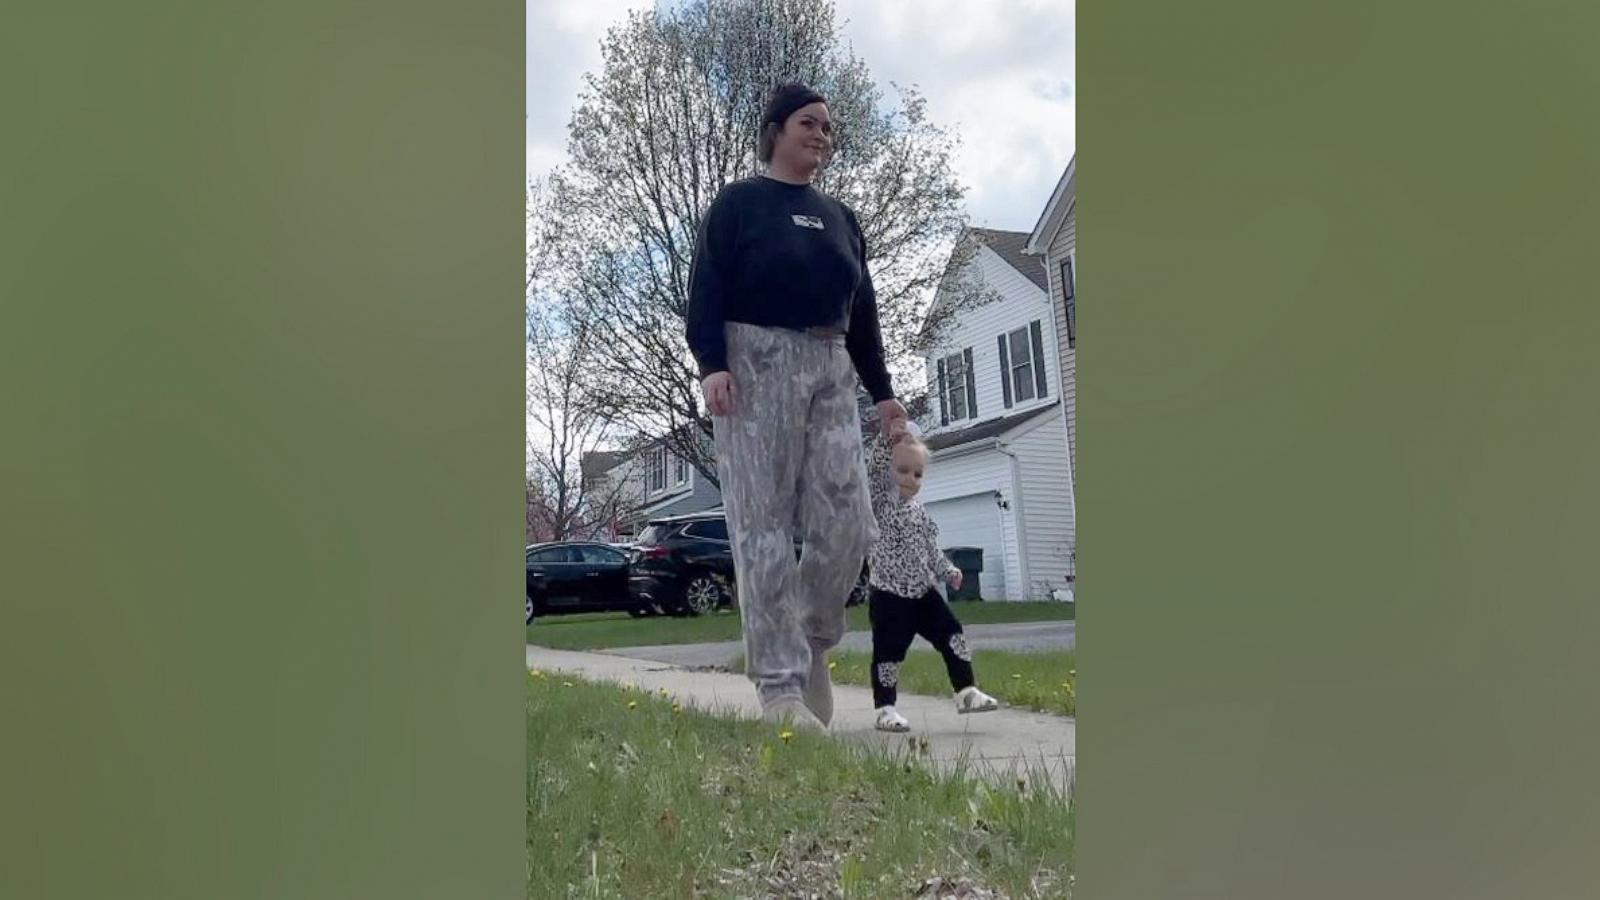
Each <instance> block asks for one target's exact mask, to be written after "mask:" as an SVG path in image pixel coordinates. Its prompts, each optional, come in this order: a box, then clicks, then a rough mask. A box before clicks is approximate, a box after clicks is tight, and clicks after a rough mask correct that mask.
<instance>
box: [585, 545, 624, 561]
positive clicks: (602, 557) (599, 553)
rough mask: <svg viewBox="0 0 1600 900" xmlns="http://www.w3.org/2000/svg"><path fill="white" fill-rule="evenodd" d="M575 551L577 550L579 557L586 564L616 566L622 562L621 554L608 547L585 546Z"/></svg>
mask: <svg viewBox="0 0 1600 900" xmlns="http://www.w3.org/2000/svg"><path fill="white" fill-rule="evenodd" d="M576 549H577V550H578V552H579V555H580V557H581V558H582V559H583V561H584V562H586V563H598V564H600V565H618V564H620V563H621V562H622V561H623V558H622V554H621V553H619V552H618V551H616V550H613V549H611V548H610V547H602V546H600V545H599V544H587V545H585V546H582V547H578V548H576Z"/></svg>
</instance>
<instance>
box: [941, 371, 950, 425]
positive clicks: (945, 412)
mask: <svg viewBox="0 0 1600 900" xmlns="http://www.w3.org/2000/svg"><path fill="white" fill-rule="evenodd" d="M939 424H940V425H949V424H950V394H949V393H948V392H947V391H946V390H945V383H944V358H943V357H940V359H939Z"/></svg>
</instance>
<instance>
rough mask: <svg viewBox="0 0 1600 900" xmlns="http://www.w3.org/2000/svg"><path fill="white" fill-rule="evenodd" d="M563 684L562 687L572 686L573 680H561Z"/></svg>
mask: <svg viewBox="0 0 1600 900" xmlns="http://www.w3.org/2000/svg"><path fill="white" fill-rule="evenodd" d="M561 686H562V687H572V682H570V681H563V682H561Z"/></svg>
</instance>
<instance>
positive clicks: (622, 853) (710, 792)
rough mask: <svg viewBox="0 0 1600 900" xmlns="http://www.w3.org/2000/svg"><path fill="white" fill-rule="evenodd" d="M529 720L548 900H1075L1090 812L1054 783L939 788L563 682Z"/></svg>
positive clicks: (555, 678) (537, 686) (545, 679)
mask: <svg viewBox="0 0 1600 900" xmlns="http://www.w3.org/2000/svg"><path fill="white" fill-rule="evenodd" d="M527 723H528V724H527V732H528V734H527V743H528V757H527V758H528V782H527V832H528V839H527V840H528V896H529V897H530V898H535V897H537V898H545V897H607V898H612V897H616V898H621V897H627V898H632V897H650V898H672V897H685V898H687V897H709V898H735V897H751V896H780V897H793V896H801V895H808V896H809V895H813V894H817V895H821V896H843V897H847V898H877V897H884V898H887V897H896V898H898V897H907V896H911V895H913V894H915V893H916V892H917V891H918V890H919V889H921V888H922V887H923V886H924V885H926V884H928V883H929V882H930V881H931V880H933V879H935V878H939V879H944V881H945V883H946V884H951V883H954V884H963V883H964V884H965V885H967V886H969V887H972V888H980V889H987V890H989V891H993V892H996V893H998V894H1000V895H1002V896H1010V897H1063V896H1069V895H1070V890H1071V880H1072V879H1071V872H1072V852H1073V819H1074V814H1073V810H1072V807H1071V803H1070V801H1069V800H1068V798H1067V797H1066V796H1064V793H1063V792H1062V791H1061V790H1060V789H1059V788H1057V787H1055V786H1054V785H1053V784H1052V783H1051V782H1050V781H1049V780H1048V779H1042V778H1041V779H1033V778H1029V777H1023V778H1021V779H1019V780H1018V784H1017V786H1015V787H1011V786H1007V787H1005V788H996V787H992V786H990V785H988V784H985V783H984V782H982V781H980V780H978V779H976V778H972V777H968V776H964V775H960V774H955V775H935V774H932V773H930V772H929V770H927V769H926V768H924V767H923V766H921V765H919V764H917V763H915V762H913V761H911V760H910V759H908V758H906V757H904V756H898V757H897V756H892V755H887V754H884V753H882V752H872V751H868V750H865V749H862V748H859V747H855V746H849V745H843V744H839V743H836V742H834V741H832V740H830V739H829V738H828V737H826V736H825V735H818V734H812V733H810V732H801V733H798V734H790V733H784V734H780V733H779V732H778V731H777V729H776V728H775V727H773V726H769V725H765V724H762V723H759V722H751V721H743V720H736V719H724V718H719V717H714V716H710V715H706V714H702V713H699V712H696V711H694V710H692V709H682V710H680V709H678V708H677V707H676V706H675V705H674V704H673V702H672V700H671V698H670V697H662V696H659V695H654V694H646V693H642V692H639V691H628V690H624V689H620V688H618V687H615V686H611V685H599V684H593V683H589V682H585V681H582V680H579V679H576V678H569V677H566V676H564V675H561V674H559V673H533V674H530V675H529V676H528V680H527ZM902 752H903V753H904V752H911V751H909V750H907V751H902Z"/></svg>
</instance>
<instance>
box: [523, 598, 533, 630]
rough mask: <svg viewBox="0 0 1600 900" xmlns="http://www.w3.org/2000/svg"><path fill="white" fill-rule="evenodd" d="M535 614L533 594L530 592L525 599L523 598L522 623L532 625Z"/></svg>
mask: <svg viewBox="0 0 1600 900" xmlns="http://www.w3.org/2000/svg"><path fill="white" fill-rule="evenodd" d="M533 615H534V608H533V595H532V594H529V595H527V596H526V597H524V598H523V600H522V616H523V622H522V624H524V625H532V624H533Z"/></svg>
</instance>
